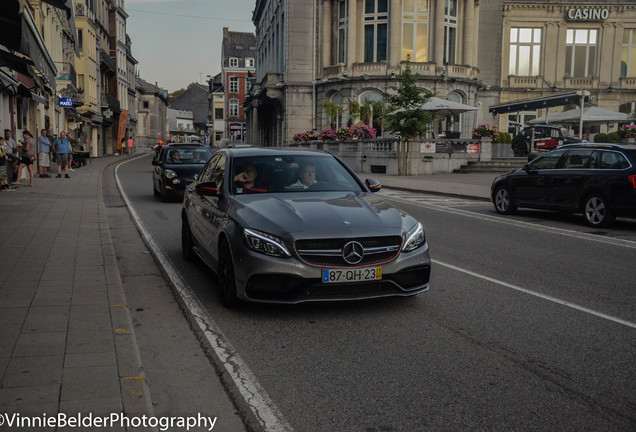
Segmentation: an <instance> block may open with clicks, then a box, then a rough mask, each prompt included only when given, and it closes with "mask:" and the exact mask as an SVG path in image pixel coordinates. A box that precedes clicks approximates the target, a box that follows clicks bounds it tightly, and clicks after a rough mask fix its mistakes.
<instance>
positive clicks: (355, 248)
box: [342, 241, 364, 264]
mask: <svg viewBox="0 0 636 432" xmlns="http://www.w3.org/2000/svg"><path fill="white" fill-rule="evenodd" d="M362 257H364V247H363V246H362V245H361V244H360V243H358V242H357V241H350V242H349V243H347V244H346V245H344V247H343V248H342V258H344V260H345V261H346V262H347V263H348V264H358V263H359V262H360V261H362Z"/></svg>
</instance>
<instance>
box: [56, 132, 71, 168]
mask: <svg viewBox="0 0 636 432" xmlns="http://www.w3.org/2000/svg"><path fill="white" fill-rule="evenodd" d="M53 151H55V153H56V155H57V175H56V176H55V178H60V177H62V166H64V177H66V178H70V177H69V175H68V162H69V156H70V154H71V142H70V141H69V139H68V138H67V137H66V132H65V131H62V132H60V136H59V137H58V138H57V139H56V140H55V141H53Z"/></svg>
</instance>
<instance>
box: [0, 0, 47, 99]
mask: <svg viewBox="0 0 636 432" xmlns="http://www.w3.org/2000/svg"><path fill="white" fill-rule="evenodd" d="M31 13H32V12H31V9H30V8H29V7H28V6H26V5H25V2H24V0H4V1H2V2H0V17H1V18H0V26H1V27H2V32H0V45H3V46H4V47H5V48H6V49H5V50H2V51H3V52H5V53H6V52H7V51H8V50H11V51H13V53H9V54H11V55H12V57H10V56H9V54H3V57H4V60H5V61H9V62H10V64H7V66H9V67H11V68H12V69H14V70H17V71H19V72H23V73H24V72H27V73H26V74H27V75H29V76H33V77H35V76H39V77H40V78H42V79H43V80H44V81H45V82H46V84H47V85H48V86H49V87H50V88H51V89H54V88H55V76H56V75H57V68H56V67H55V63H54V62H53V60H52V59H51V56H50V55H49V52H48V50H47V48H46V46H45V45H44V41H43V40H42V37H41V36H40V34H39V32H38V30H37V26H36V24H35V20H34V19H33V16H32V15H31ZM21 56H22V57H24V58H25V59H26V60H28V61H30V62H31V64H30V65H27V66H26V69H31V70H30V71H26V70H24V69H23V68H24V67H25V66H24V64H23V62H21V61H20V60H18V59H19V58H20V57H21Z"/></svg>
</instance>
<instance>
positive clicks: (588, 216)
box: [583, 195, 614, 227]
mask: <svg viewBox="0 0 636 432" xmlns="http://www.w3.org/2000/svg"><path fill="white" fill-rule="evenodd" d="M583 216H584V218H585V223H586V224H587V225H589V226H592V227H604V226H608V225H610V224H611V223H612V222H613V221H614V216H613V214H612V211H611V209H610V208H609V206H608V205H607V203H606V202H605V199H604V198H603V197H601V196H600V195H590V196H589V197H588V198H587V200H585V204H584V205H583Z"/></svg>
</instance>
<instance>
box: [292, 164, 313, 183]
mask: <svg viewBox="0 0 636 432" xmlns="http://www.w3.org/2000/svg"><path fill="white" fill-rule="evenodd" d="M314 183H316V167H315V166H314V165H310V164H306V165H302V166H301V167H300V175H299V179H298V181H297V182H296V183H293V184H291V185H290V186H291V187H299V188H301V187H302V188H303V189H307V188H308V187H309V186H311V185H313V184H314Z"/></svg>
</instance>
